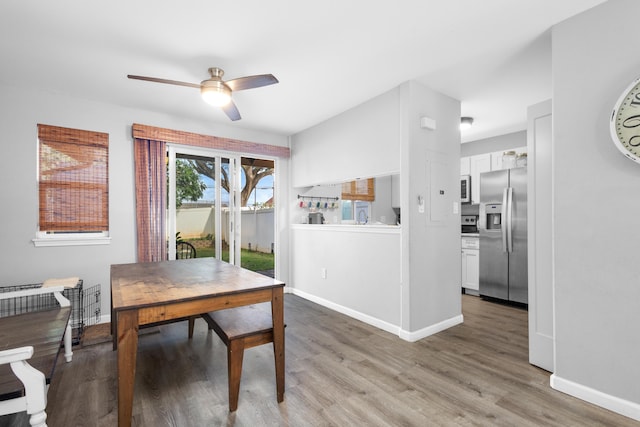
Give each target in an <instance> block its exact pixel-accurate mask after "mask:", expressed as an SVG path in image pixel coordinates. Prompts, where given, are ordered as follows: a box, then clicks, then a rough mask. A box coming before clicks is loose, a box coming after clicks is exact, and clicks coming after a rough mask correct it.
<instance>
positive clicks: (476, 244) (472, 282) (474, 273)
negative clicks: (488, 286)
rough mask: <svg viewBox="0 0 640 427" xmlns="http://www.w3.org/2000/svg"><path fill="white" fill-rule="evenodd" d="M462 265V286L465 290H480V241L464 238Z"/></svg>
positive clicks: (473, 238)
mask: <svg viewBox="0 0 640 427" xmlns="http://www.w3.org/2000/svg"><path fill="white" fill-rule="evenodd" d="M461 247H462V254H461V263H460V269H461V270H460V273H461V282H462V283H461V284H462V287H463V288H465V289H470V290H473V291H479V290H480V250H479V249H480V239H479V238H478V237H471V236H462V242H461Z"/></svg>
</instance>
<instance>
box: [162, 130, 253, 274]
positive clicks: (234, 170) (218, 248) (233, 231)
mask: <svg viewBox="0 0 640 427" xmlns="http://www.w3.org/2000/svg"><path fill="white" fill-rule="evenodd" d="M177 154H186V155H193V156H200V157H209V158H211V159H212V160H214V162H215V176H216V178H217V179H215V180H214V182H215V207H214V209H215V210H214V217H215V221H214V233H215V257H216V259H218V260H222V186H221V180H220V179H219V178H220V176H221V170H222V161H221V160H222V159H223V158H224V159H228V160H229V174H228V177H229V216H228V218H229V224H228V229H227V240H228V242H227V243H228V244H229V264H234V265H236V264H237V265H240V259H241V257H240V254H241V253H240V246H241V244H240V237H241V230H242V228H241V227H242V224H241V218H242V215H241V209H240V207H239V206H238V201H239V194H240V191H241V189H240V182H241V179H240V178H241V167H240V157H241V155H240V154H237V153H233V152H229V151H219V150H213V149H210V148H201V147H189V146H185V145H182V144H171V143H168V144H167V159H168V167H167V176H168V181H169V183H168V186H167V199H168V208H167V234H168V242H169V243H168V245H169V247H168V250H167V254H168V257H169V259H170V260H174V259H176V212H177V210H176V159H177Z"/></svg>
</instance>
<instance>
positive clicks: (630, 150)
mask: <svg viewBox="0 0 640 427" xmlns="http://www.w3.org/2000/svg"><path fill="white" fill-rule="evenodd" d="M609 125H610V130H611V137H612V138H613V142H614V143H615V145H616V147H618V149H619V150H620V151H621V152H622V154H624V155H625V156H626V157H628V158H630V159H631V160H633V161H634V162H636V163H640V77H638V78H637V79H635V80H634V81H633V82H631V84H630V85H629V86H628V87H627V88H626V89H625V90H624V92H622V95H620V98H619V99H618V102H616V105H615V107H614V108H613V113H612V114H611V121H610V122H609Z"/></svg>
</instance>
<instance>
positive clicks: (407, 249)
mask: <svg viewBox="0 0 640 427" xmlns="http://www.w3.org/2000/svg"><path fill="white" fill-rule="evenodd" d="M425 115H426V116H429V117H431V118H433V119H436V122H437V130H435V131H432V130H427V129H422V128H420V118H421V117H423V116H425ZM459 121H460V103H459V102H458V101H456V100H453V99H451V98H448V97H446V96H443V95H442V94H439V93H437V92H434V91H432V90H430V89H428V88H426V87H424V86H422V85H420V84H418V83H416V82H409V83H405V84H403V85H401V86H399V87H398V88H395V89H393V90H391V91H389V92H387V93H384V94H382V95H380V96H378V97H376V98H374V99H372V100H371V101H368V102H366V103H364V104H362V105H361V106H358V107H355V108H354V109H352V110H349V111H347V112H346V113H344V114H341V115H339V116H337V117H334V118H332V119H330V120H327V121H326V122H324V123H321V124H320V125H318V126H316V127H314V128H312V129H309V130H307V131H304V132H301V133H300V134H297V135H294V136H293V137H292V144H291V150H292V159H293V160H292V162H293V163H294V166H293V170H292V175H293V179H292V182H293V183H294V186H295V188H294V189H293V191H292V199H291V204H290V206H292V209H293V210H292V213H291V218H292V219H293V222H296V223H298V222H299V221H298V220H297V218H299V217H300V214H299V211H296V209H299V208H296V207H295V206H296V203H297V200H296V199H295V198H294V196H293V195H294V193H298V194H300V193H303V194H312V193H313V192H314V191H315V190H316V189H317V187H311V188H309V187H310V186H313V185H317V184H324V183H327V182H342V181H345V180H350V179H354V178H357V177H361V178H363V177H376V176H383V175H390V174H391V173H394V172H395V173H397V172H398V171H400V195H401V196H400V199H401V202H400V205H401V209H402V227H401V228H400V236H399V251H400V253H399V254H396V252H395V251H396V250H398V249H397V246H396V245H395V244H394V245H392V246H391V247H392V252H391V254H393V256H391V257H386V258H385V257H372V256H369V255H367V256H362V255H361V254H365V255H366V254H370V253H371V251H372V250H378V251H385V252H386V251H388V250H389V242H387V239H388V238H389V237H388V236H384V237H381V236H379V235H376V234H368V233H364V232H362V233H359V234H358V233H353V232H352V231H351V230H350V229H349V228H343V229H336V230H334V228H335V227H332V226H329V227H327V226H307V227H313V229H312V230H313V232H314V233H316V234H317V236H316V235H315V234H314V235H312V234H310V233H308V232H306V229H305V228H304V227H302V226H296V227H294V230H293V232H292V252H291V268H292V273H291V278H292V280H293V281H292V285H293V287H294V290H295V291H296V292H298V293H301V294H304V295H303V296H305V297H308V298H317V299H319V300H320V302H321V303H324V304H326V305H329V306H331V305H332V304H335V305H338V306H340V308H341V310H343V311H344V310H345V309H347V310H352V311H353V312H356V313H360V314H361V315H364V316H365V317H366V316H370V317H374V318H375V319H377V320H378V321H380V322H383V323H385V324H387V323H389V324H393V325H395V324H396V323H395V322H398V326H399V334H400V336H402V337H403V338H405V339H408V340H416V339H419V338H422V337H423V336H426V335H429V334H431V333H435V332H437V331H438V330H440V329H444V328H446V327H448V326H451V325H452V324H455V323H456V322H460V321H461V320H462V316H461V306H460V216H459V214H458V213H454V211H453V203H454V202H455V201H459V179H460V176H459V175H460V133H459ZM381 194H385V191H382V193H381ZM418 195H420V196H422V197H424V200H425V211H424V212H423V213H418V212H417V205H416V200H417V198H418ZM376 215H379V214H378V213H376ZM385 216H386V215H385ZM364 227H367V226H364ZM299 229H300V230H305V232H301V231H299ZM396 230H397V229H396ZM341 231H342V233H343V235H340V234H339V233H340V232H341ZM323 233H330V234H331V235H332V236H333V235H337V236H345V237H346V238H348V239H349V240H348V243H347V241H345V240H343V239H344V237H336V238H334V239H331V238H327V237H325V236H324V235H323ZM336 233H338V234H336ZM320 236H322V237H320ZM365 236H366V237H365ZM336 241H337V242H339V243H340V244H341V245H343V246H345V247H348V248H350V249H349V250H348V251H344V250H342V248H340V247H338V248H336V246H335V242H336ZM325 242H329V243H330V244H328V243H325ZM320 255H321V256H322V258H321V259H322V262H323V263H324V264H331V265H335V266H338V265H344V266H346V267H347V270H346V271H345V270H344V269H339V270H338V271H340V272H343V273H344V274H343V275H341V276H342V277H340V276H339V277H335V276H333V280H338V281H339V282H338V284H328V282H327V280H328V279H325V280H323V281H321V282H320V284H316V283H317V282H318V281H319V279H318V277H319V274H320V273H319V271H318V269H319V268H320V267H321V266H320V265H317V264H313V262H315V261H313V260H310V259H309V257H318V256H320ZM396 256H399V257H400V262H399V263H397V262H396V260H397V258H396ZM307 267H308V268H307ZM336 268H337V267H334V268H333V270H335V269H336ZM378 271H380V272H382V271H384V272H387V274H386V275H381V274H378V273H377V272H378ZM347 272H348V273H347ZM370 272H373V273H374V274H373V275H371V274H370ZM354 273H357V275H358V276H360V277H363V278H366V279H367V280H363V281H360V280H355V281H354V280H349V277H353V274H354ZM395 277H398V278H400V279H399V280H398V281H397V283H396V282H395V281H394V280H392V279H391V278H395ZM372 281H373V282H376V281H377V282H379V283H376V284H373V283H371V282H372ZM372 286H385V287H386V288H385V292H372V291H371V289H373V288H372ZM389 286H391V288H389ZM394 288H395V289H394ZM336 289H337V290H339V292H347V293H349V294H354V295H356V294H357V295H360V299H359V300H358V301H357V305H356V302H355V301H353V300H351V299H349V298H347V297H345V296H344V295H341V294H340V293H339V292H336V291H335V290H336ZM376 289H377V288H376ZM393 296H396V298H393ZM396 301H397V303H398V305H397V306H394V304H396ZM381 307H382V308H384V309H385V310H386V312H380V311H379V310H378V309H376V308H381ZM352 314H353V313H352ZM397 314H399V317H397V316H396V315H397ZM369 320H371V319H369Z"/></svg>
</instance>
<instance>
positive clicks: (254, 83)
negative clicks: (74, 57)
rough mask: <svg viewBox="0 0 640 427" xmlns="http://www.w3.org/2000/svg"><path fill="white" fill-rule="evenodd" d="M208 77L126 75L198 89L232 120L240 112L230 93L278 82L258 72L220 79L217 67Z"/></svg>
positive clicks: (220, 70)
mask: <svg viewBox="0 0 640 427" xmlns="http://www.w3.org/2000/svg"><path fill="white" fill-rule="evenodd" d="M209 74H210V75H211V77H210V78H208V79H207V80H203V81H202V82H200V84H197V83H187V82H179V81H176V80H167V79H159V78H156V77H145V76H134V75H131V74H128V75H127V77H128V78H130V79H134V80H146V81H148V82H156V83H166V84H170V85H177V86H186V87H193V88H196V89H200V94H201V95H202V99H204V100H205V102H207V103H209V104H211V105H213V106H215V107H221V108H222V111H224V112H225V114H226V115H227V116H228V117H229V118H230V119H231V120H233V121H236V120H240V118H241V117H240V112H239V111H238V108H237V107H236V104H234V103H233V100H232V99H231V93H232V92H233V91H237V90H246V89H254V88H257V87H262V86H268V85H272V84H275V83H278V79H276V78H275V77H274V76H273V75H272V74H258V75H255V76H246V77H240V78H237V79H233V80H227V81H226V82H225V81H224V80H222V76H223V75H224V71H223V70H222V69H221V68H218V67H212V68H209Z"/></svg>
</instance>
